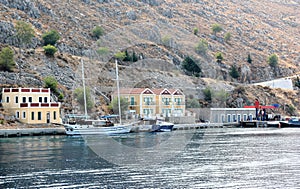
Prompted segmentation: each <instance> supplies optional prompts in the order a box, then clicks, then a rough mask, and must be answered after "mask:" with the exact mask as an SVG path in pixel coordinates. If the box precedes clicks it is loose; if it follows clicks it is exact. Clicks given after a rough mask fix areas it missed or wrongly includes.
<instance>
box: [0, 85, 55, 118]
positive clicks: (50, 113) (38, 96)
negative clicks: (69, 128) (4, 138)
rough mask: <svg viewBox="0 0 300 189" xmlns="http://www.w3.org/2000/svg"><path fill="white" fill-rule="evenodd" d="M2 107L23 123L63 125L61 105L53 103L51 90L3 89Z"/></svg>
mask: <svg viewBox="0 0 300 189" xmlns="http://www.w3.org/2000/svg"><path fill="white" fill-rule="evenodd" d="M2 106H3V108H4V109H5V110H7V111H9V112H11V113H12V114H13V115H15V117H16V119H17V120H19V121H20V122H22V123H27V124H47V123H56V124H59V123H61V116H60V107H61V104H60V103H59V102H52V101H51V93H50V89H49V88H3V89H2Z"/></svg>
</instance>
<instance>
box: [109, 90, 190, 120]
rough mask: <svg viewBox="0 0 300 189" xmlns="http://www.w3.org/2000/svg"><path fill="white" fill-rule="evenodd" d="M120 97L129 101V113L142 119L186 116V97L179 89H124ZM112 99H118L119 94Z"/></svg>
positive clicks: (115, 94)
mask: <svg viewBox="0 0 300 189" xmlns="http://www.w3.org/2000/svg"><path fill="white" fill-rule="evenodd" d="M120 97H121V98H125V99H127V100H128V102H129V111H130V112H133V113H135V114H138V115H139V116H140V117H154V116H162V117H170V116H183V115H184V114H185V95H184V94H183V93H182V91H180V90H179V89H149V88H123V89H120ZM112 98H113V99H114V98H117V93H114V94H113V96H112Z"/></svg>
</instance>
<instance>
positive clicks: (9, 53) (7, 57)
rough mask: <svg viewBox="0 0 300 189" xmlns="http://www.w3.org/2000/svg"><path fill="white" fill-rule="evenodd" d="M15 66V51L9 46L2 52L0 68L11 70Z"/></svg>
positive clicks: (0, 54) (0, 53)
mask: <svg viewBox="0 0 300 189" xmlns="http://www.w3.org/2000/svg"><path fill="white" fill-rule="evenodd" d="M14 66H15V61H14V51H13V50H12V49H11V48H9V47H5V48H3V49H2V51H1V52H0V70H1V71H9V72H11V71H12V68H13V67H14Z"/></svg>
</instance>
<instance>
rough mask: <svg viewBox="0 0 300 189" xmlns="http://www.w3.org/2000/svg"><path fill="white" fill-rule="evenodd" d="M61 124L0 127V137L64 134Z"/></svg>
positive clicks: (189, 127)
mask: <svg viewBox="0 0 300 189" xmlns="http://www.w3.org/2000/svg"><path fill="white" fill-rule="evenodd" d="M234 126H235V125H224V124H220V123H195V124H175V125H174V127H173V130H174V131H176V130H194V129H205V128H222V127H234ZM149 131H151V126H150V125H145V126H134V127H133V129H132V132H149ZM65 134H66V133H65V129H64V127H63V126H52V127H49V126H48V127H25V126H22V127H12V128H10V127H5V128H1V127H0V137H20V136H35V135H65Z"/></svg>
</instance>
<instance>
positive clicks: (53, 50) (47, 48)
mask: <svg viewBox="0 0 300 189" xmlns="http://www.w3.org/2000/svg"><path fill="white" fill-rule="evenodd" d="M43 48H44V51H45V54H46V55H50V56H53V55H54V54H55V53H56V52H57V48H56V47H54V46H53V45H47V46H44V47H43Z"/></svg>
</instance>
